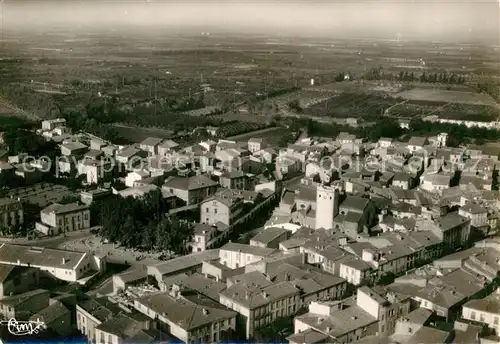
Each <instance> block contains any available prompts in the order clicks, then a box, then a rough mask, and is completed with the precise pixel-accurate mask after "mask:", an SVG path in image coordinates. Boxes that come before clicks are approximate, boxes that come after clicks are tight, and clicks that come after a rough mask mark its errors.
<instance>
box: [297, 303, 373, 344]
mask: <svg viewBox="0 0 500 344" xmlns="http://www.w3.org/2000/svg"><path fill="white" fill-rule="evenodd" d="M377 328H378V320H377V318H376V317H374V316H373V315H371V314H370V313H368V312H366V311H365V310H364V309H363V308H362V307H360V306H358V305H354V306H350V307H347V308H345V309H343V305H342V303H341V302H331V303H327V302H322V303H319V302H318V303H312V304H311V305H310V306H309V312H308V313H306V314H303V315H300V316H297V317H295V319H294V334H293V335H292V336H290V337H288V338H287V339H288V340H289V342H290V343H297V336H300V334H301V333H302V332H305V331H311V332H313V333H321V334H324V335H326V336H327V337H328V339H326V340H325V342H326V343H332V342H334V341H338V342H339V343H350V342H355V341H356V340H359V339H362V338H364V337H367V336H370V335H374V334H375V333H376V332H377V331H376V330H377Z"/></svg>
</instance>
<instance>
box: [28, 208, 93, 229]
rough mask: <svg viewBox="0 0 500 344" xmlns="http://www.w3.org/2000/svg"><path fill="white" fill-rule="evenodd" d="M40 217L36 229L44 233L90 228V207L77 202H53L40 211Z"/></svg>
mask: <svg viewBox="0 0 500 344" xmlns="http://www.w3.org/2000/svg"><path fill="white" fill-rule="evenodd" d="M40 218H41V223H36V230H38V231H40V232H42V233H44V234H46V235H58V234H60V233H65V232H73V231H77V230H82V229H87V228H90V209H89V207H88V206H86V205H80V204H78V203H69V204H59V203H54V204H52V205H49V206H48V207H46V208H45V209H43V210H42V211H40Z"/></svg>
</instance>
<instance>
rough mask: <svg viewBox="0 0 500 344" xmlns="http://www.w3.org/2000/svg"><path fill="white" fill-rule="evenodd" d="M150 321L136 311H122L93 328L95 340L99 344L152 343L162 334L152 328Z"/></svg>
mask: <svg viewBox="0 0 500 344" xmlns="http://www.w3.org/2000/svg"><path fill="white" fill-rule="evenodd" d="M151 323H152V321H151V319H150V318H149V317H148V316H146V315H144V314H142V313H139V312H136V311H130V312H128V311H123V312H120V313H118V314H117V315H116V316H115V317H113V319H109V320H108V321H106V322H104V323H101V324H99V325H97V326H96V327H95V338H96V339H97V340H98V342H99V343H123V342H128V341H136V340H137V341H139V340H140V341H141V342H142V343H153V342H154V341H155V340H159V339H163V340H165V339H170V338H169V336H166V337H167V338H160V337H161V336H162V333H161V332H160V331H158V330H156V329H154V328H152V324H151Z"/></svg>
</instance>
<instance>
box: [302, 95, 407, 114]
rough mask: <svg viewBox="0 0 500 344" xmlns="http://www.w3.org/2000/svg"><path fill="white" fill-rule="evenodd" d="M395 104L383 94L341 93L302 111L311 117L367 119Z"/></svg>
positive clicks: (395, 101) (394, 101)
mask: <svg viewBox="0 0 500 344" xmlns="http://www.w3.org/2000/svg"><path fill="white" fill-rule="evenodd" d="M397 103H398V101H397V100H395V99H394V98H392V97H390V96H388V95H387V94H385V93H361V94H356V93H341V94H339V95H337V96H335V97H333V98H331V99H330V100H328V101H325V102H323V103H321V104H317V105H314V106H311V107H309V108H306V109H304V110H303V113H304V114H306V115H311V116H326V117H335V118H348V117H354V118H364V119H369V118H370V117H372V118H373V117H378V116H380V115H381V114H382V113H383V112H384V111H385V110H386V109H388V108H389V107H391V106H392V105H395V104H397Z"/></svg>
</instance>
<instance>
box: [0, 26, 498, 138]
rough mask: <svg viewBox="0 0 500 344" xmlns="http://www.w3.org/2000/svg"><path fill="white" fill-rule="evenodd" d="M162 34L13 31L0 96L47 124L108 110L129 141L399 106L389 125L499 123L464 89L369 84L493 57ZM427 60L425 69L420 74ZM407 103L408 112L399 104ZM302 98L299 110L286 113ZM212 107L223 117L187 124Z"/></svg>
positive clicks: (470, 69)
mask: <svg viewBox="0 0 500 344" xmlns="http://www.w3.org/2000/svg"><path fill="white" fill-rule="evenodd" d="M155 30H158V31H154V30H153V31H151V30H149V31H147V32H145V31H142V30H141V29H137V30H136V31H134V32H133V33H131V32H129V31H126V32H125V31H122V30H120V29H116V30H113V31H104V30H97V29H95V30H92V31H88V30H86V32H80V31H77V29H64V30H62V29H54V30H53V31H48V32H44V34H43V35H39V34H33V33H31V34H28V33H26V32H16V31H8V32H6V36H8V37H6V38H9V40H6V41H5V42H4V45H3V53H4V55H5V56H4V58H1V59H0V94H1V95H2V96H3V97H4V98H5V99H6V100H8V102H9V103H12V104H13V105H15V106H17V107H20V108H22V109H24V110H27V111H26V113H34V114H35V115H37V116H38V117H39V118H45V117H55V116H60V115H63V114H65V113H66V112H68V111H69V110H71V111H73V112H75V113H82V109H84V108H85V107H87V106H88V105H92V106H94V105H102V106H103V107H102V108H103V109H107V110H103V111H107V112H111V111H113V112H114V113H113V116H108V122H105V123H104V124H105V125H113V124H116V123H121V124H124V126H122V127H120V126H116V125H115V126H114V128H115V129H116V130H117V131H118V133H119V135H120V136H122V137H126V138H128V139H131V140H133V141H139V140H141V138H143V137H145V136H160V137H164V136H168V135H171V131H173V132H174V136H175V135H176V134H177V133H178V132H191V131H192V129H194V128H196V127H200V126H207V125H213V126H218V127H221V128H223V130H222V132H223V133H224V135H230V136H231V135H236V134H239V133H241V132H242V131H241V130H249V131H253V130H256V129H261V128H263V127H265V126H266V125H269V123H270V122H271V121H272V119H273V118H274V117H276V116H278V115H281V116H283V117H288V116H296V115H297V116H303V117H305V118H321V119H324V120H331V121H334V120H335V121H338V120H343V119H345V118H357V119H360V120H364V122H365V124H366V122H370V121H374V120H377V119H378V118H380V116H381V115H382V114H383V113H384V112H385V110H387V109H389V108H391V107H392V108H391V110H390V115H391V116H396V117H414V116H422V115H424V114H428V113H429V112H432V111H435V113H434V114H439V115H443V116H458V117H462V116H470V117H474V116H483V114H484V113H486V115H485V116H486V117H484V118H489V117H488V116H490V115H489V113H490V112H491V113H492V116H494V115H495V113H494V111H492V110H491V111H490V110H489V109H485V108H481V106H489V107H492V105H493V104H494V101H493V100H492V99H491V98H489V97H488V96H486V95H483V94H479V93H477V92H475V91H470V90H469V89H468V87H467V86H464V85H460V86H458V85H453V86H449V85H448V86H444V87H441V86H439V85H430V86H429V85H420V86H419V85H414V84H412V83H407V84H405V83H400V82H394V80H384V81H366V82H365V81H364V80H361V79H362V78H361V77H362V76H363V75H364V73H366V71H369V70H371V69H377V70H379V71H382V72H383V73H389V74H397V73H400V72H401V71H410V72H415V73H416V74H418V73H422V72H423V71H426V72H429V73H431V72H434V73H435V72H439V71H442V70H447V71H450V72H453V73H457V74H460V75H472V74H474V73H476V72H477V73H479V72H485V70H484V69H485V66H486V65H488V66H494V65H495V63H497V62H496V61H497V52H496V51H495V50H494V49H493V48H492V47H487V46H481V45H468V46H458V45H444V44H438V43H425V42H402V43H401V44H395V43H394V42H391V41H388V40H367V39H357V40H355V39H345V40H342V39H336V40H330V41H325V40H322V41H318V40H316V39H314V38H302V39H300V40H299V41H297V40H293V39H288V38H284V37H279V38H278V37H266V36H252V35H243V34H232V35H227V34H221V33H220V34H213V35H211V36H210V37H207V36H200V35H197V34H193V33H186V34H181V35H179V34H178V33H175V34H174V33H170V32H167V31H166V30H162V29H155ZM419 58H422V59H423V60H425V62H426V64H425V66H419V67H418V68H414V67H415V66H414V65H415V61H416V60H417V59H419ZM338 73H348V74H349V75H351V76H352V77H353V79H354V80H355V81H354V82H350V81H346V82H335V79H336V77H337V75H338ZM311 79H314V85H313V86H312V85H311V82H310V81H311ZM400 98H403V99H407V100H408V102H407V103H406V104H404V105H396V104H399V103H400V102H401V101H402V99H400ZM294 100H297V101H299V107H300V108H301V109H302V111H299V112H295V111H293V110H292V111H290V109H288V104H289V102H291V101H294ZM450 102H451V103H463V104H462V105H463V106H464V108H461V107H459V106H455V105H453V104H452V105H449V107H448V108H446V109H447V110H448V111H444V110H442V109H441V107H442V105H443V104H446V103H450ZM110 104H112V106H110ZM241 104H246V105H248V108H249V109H248V111H247V112H241V111H238V106H239V105H241ZM394 105H396V106H394ZM393 106H394V107H393ZM207 107H208V108H210V107H216V108H218V109H221V110H222V113H221V114H218V115H208V116H189V117H190V118H187V116H186V115H185V113H186V112H187V111H190V110H196V109H200V108H207ZM0 112H5V113H7V112H10V111H5V110H3V109H0ZM117 112H119V113H118V114H117ZM18 113H19V112H18ZM102 117H103V118H104V117H105V116H102ZM98 119H99V118H97V120H98ZM224 122H229V123H224ZM234 122H240V126H241V128H240V129H237V126H236V125H235V124H234ZM145 128H146V129H145ZM148 128H149V129H148ZM151 128H155V129H151ZM166 133H168V135H167V134H166ZM153 134H154V135H153Z"/></svg>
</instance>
